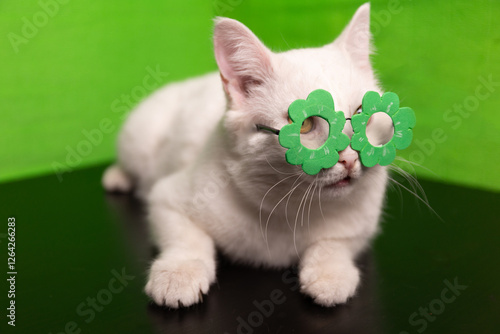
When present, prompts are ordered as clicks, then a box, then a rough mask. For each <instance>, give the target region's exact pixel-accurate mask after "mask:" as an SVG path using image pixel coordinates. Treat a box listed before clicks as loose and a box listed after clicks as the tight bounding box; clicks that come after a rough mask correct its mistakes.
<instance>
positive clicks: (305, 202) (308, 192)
mask: <svg viewBox="0 0 500 334" xmlns="http://www.w3.org/2000/svg"><path fill="white" fill-rule="evenodd" d="M313 185H314V181H313V182H311V184H310V185H309V187H308V188H307V193H306V196H305V198H304V206H303V208H302V220H301V221H300V226H304V213H305V212H306V204H307V198H308V197H309V194H310V193H311V189H312V187H313Z"/></svg>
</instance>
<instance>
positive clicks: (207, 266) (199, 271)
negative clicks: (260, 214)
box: [145, 202, 216, 308]
mask: <svg viewBox="0 0 500 334" xmlns="http://www.w3.org/2000/svg"><path fill="white" fill-rule="evenodd" d="M150 222H151V224H152V229H153V233H154V237H155V239H156V241H157V244H158V246H159V247H160V255H159V256H158V257H157V258H156V259H155V261H154V262H153V265H152V266H151V269H150V272H149V278H148V282H147V284H146V288H145V291H146V293H147V294H148V295H149V296H150V297H151V298H152V299H153V300H154V301H155V302H156V304H158V305H166V306H169V307H172V308H178V307H183V306H189V305H192V304H196V303H198V302H201V301H202V299H203V294H206V293H208V289H209V286H210V284H212V283H213V282H214V281H215V267H216V265H215V246H214V242H213V240H212V238H211V237H210V236H209V235H207V234H206V233H205V232H204V231H203V230H201V229H200V228H199V227H198V226H196V224H194V223H193V222H192V221H190V220H189V218H188V217H186V216H185V215H183V214H181V213H178V212H176V211H174V210H171V209H169V208H167V207H166V206H165V205H164V204H163V203H161V202H159V203H154V204H153V205H152V206H151V207H150Z"/></svg>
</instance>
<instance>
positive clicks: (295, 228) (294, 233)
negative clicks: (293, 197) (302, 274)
mask: <svg viewBox="0 0 500 334" xmlns="http://www.w3.org/2000/svg"><path fill="white" fill-rule="evenodd" d="M312 185H313V183H311V184H310V185H309V186H308V187H307V190H306V191H305V193H304V196H302V199H301V200H300V203H299V207H298V209H297V214H296V215H295V223H294V225H293V246H294V247H295V253H296V254H297V256H298V257H299V259H300V255H299V250H298V249H297V238H296V235H297V221H298V220H299V214H300V208H301V207H302V203H304V206H305V202H304V198H305V196H306V195H307V194H308V192H309V190H310V188H311V186H312Z"/></svg>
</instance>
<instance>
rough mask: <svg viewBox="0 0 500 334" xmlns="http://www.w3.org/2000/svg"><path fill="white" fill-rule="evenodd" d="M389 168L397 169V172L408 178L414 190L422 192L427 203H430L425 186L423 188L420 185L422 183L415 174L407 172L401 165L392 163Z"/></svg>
mask: <svg viewBox="0 0 500 334" xmlns="http://www.w3.org/2000/svg"><path fill="white" fill-rule="evenodd" d="M389 169H390V170H392V171H395V172H396V173H398V174H399V175H401V176H402V177H403V178H404V179H405V180H407V181H408V183H409V184H410V185H411V187H412V189H413V191H415V192H417V191H420V193H421V194H422V197H423V198H424V199H425V201H426V202H427V203H429V201H428V199H427V195H426V194H425V191H424V188H422V186H421V185H420V183H419V182H418V180H417V179H416V177H414V176H413V175H411V174H410V173H408V172H406V171H405V170H403V169H402V168H401V167H399V166H396V165H390V166H389Z"/></svg>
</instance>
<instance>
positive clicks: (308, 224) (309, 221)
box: [307, 175, 319, 234]
mask: <svg viewBox="0 0 500 334" xmlns="http://www.w3.org/2000/svg"><path fill="white" fill-rule="evenodd" d="M313 183H314V188H313V191H312V195H311V200H310V201H309V210H308V212H307V231H308V232H309V234H311V204H312V202H313V197H314V193H315V192H316V188H318V175H316V178H315V179H314V182H313ZM318 191H319V190H318Z"/></svg>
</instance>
